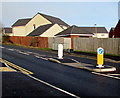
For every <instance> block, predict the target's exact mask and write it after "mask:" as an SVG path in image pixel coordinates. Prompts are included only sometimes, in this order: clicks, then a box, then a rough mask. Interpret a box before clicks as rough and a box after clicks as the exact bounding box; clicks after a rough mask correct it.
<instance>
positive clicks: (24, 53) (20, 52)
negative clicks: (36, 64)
mask: <svg viewBox="0 0 120 98" xmlns="http://www.w3.org/2000/svg"><path fill="white" fill-rule="evenodd" d="M18 52H19V53H21V54H25V55H29V54H28V53H25V52H22V51H20V50H18Z"/></svg>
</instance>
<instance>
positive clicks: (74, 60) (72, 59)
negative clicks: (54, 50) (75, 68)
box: [72, 59, 80, 63]
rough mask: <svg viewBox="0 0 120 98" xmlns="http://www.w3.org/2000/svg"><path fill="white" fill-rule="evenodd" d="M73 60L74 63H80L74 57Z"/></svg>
mask: <svg viewBox="0 0 120 98" xmlns="http://www.w3.org/2000/svg"><path fill="white" fill-rule="evenodd" d="M72 60H73V61H75V62H76V63H80V62H79V61H77V60H75V59H72Z"/></svg>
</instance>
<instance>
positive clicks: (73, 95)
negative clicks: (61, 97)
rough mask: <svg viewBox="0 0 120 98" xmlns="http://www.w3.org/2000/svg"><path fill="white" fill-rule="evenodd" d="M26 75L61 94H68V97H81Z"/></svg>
mask: <svg viewBox="0 0 120 98" xmlns="http://www.w3.org/2000/svg"><path fill="white" fill-rule="evenodd" d="M26 75H27V76H29V77H31V78H32V79H34V80H37V81H39V82H41V83H43V84H45V85H47V86H49V87H52V88H54V89H56V90H58V91H61V92H63V93H65V94H67V95H70V96H72V97H76V98H80V97H79V96H77V95H75V94H72V93H70V92H68V91H65V90H63V89H61V88H58V87H56V86H54V85H51V84H49V83H47V82H44V81H42V80H40V79H38V78H35V77H33V76H31V75H29V74H26Z"/></svg>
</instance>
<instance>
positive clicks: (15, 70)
mask: <svg viewBox="0 0 120 98" xmlns="http://www.w3.org/2000/svg"><path fill="white" fill-rule="evenodd" d="M4 64H5V65H6V66H7V67H8V68H10V69H12V70H13V71H16V72H17V70H15V69H13V68H11V67H10V66H8V64H6V63H4Z"/></svg>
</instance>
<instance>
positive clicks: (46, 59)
mask: <svg viewBox="0 0 120 98" xmlns="http://www.w3.org/2000/svg"><path fill="white" fill-rule="evenodd" d="M35 57H36V58H39V59H43V60H48V59H47V58H43V57H40V56H37V55H36V56H35Z"/></svg>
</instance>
